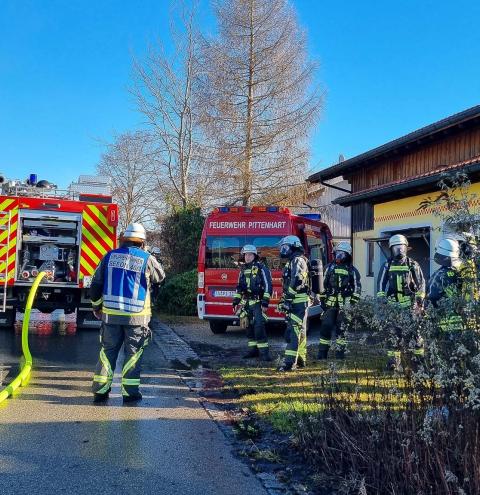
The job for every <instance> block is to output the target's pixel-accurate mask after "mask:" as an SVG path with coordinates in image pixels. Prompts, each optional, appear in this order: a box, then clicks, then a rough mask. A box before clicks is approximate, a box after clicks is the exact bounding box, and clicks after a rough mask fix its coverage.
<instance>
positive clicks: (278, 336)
mask: <svg viewBox="0 0 480 495" xmlns="http://www.w3.org/2000/svg"><path fill="white" fill-rule="evenodd" d="M169 326H170V327H171V328H173V330H175V332H176V333H177V334H178V335H180V337H182V338H183V339H184V340H185V341H186V342H188V343H189V344H190V345H191V346H192V348H193V349H195V351H196V352H197V353H198V355H199V356H200V357H201V358H202V362H203V363H204V364H207V365H208V364H211V365H216V364H219V363H222V362H228V363H230V364H242V363H245V361H244V360H243V359H242V356H243V355H244V354H245V353H246V351H247V350H248V347H247V337H246V334H245V330H242V329H240V328H239V327H234V326H231V327H228V330H227V331H226V333H224V334H220V335H214V334H213V333H212V332H211V330H210V327H209V325H208V322H206V321H202V320H198V319H195V318H188V319H186V321H185V322H183V323H182V322H180V321H172V322H170V323H169ZM319 338H320V333H319V328H318V326H315V327H313V328H312V329H311V331H309V332H308V338H307V341H308V348H309V352H310V354H311V356H312V357H313V356H315V355H316V353H317V349H318V341H319ZM268 341H269V344H270V350H271V354H272V357H273V358H275V360H280V359H282V358H283V355H284V351H285V345H286V344H285V328H284V327H282V326H273V327H268ZM255 361H256V360H249V363H253V362H255ZM274 365H275V363H272V364H271V366H274Z"/></svg>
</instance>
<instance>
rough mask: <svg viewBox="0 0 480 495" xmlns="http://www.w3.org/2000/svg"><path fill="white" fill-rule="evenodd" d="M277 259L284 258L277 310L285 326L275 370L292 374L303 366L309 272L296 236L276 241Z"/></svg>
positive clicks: (305, 349)
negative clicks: (281, 357) (282, 348)
mask: <svg viewBox="0 0 480 495" xmlns="http://www.w3.org/2000/svg"><path fill="white" fill-rule="evenodd" d="M279 244H280V257H281V258H286V259H287V260H288V261H287V264H286V265H285V268H284V269H283V295H282V298H281V300H280V303H279V305H278V310H279V311H281V312H283V313H285V320H286V323H287V330H286V341H287V347H286V349H285V357H284V361H283V364H282V365H281V366H280V367H279V368H278V371H293V370H295V369H297V368H299V367H300V368H303V367H305V365H306V363H307V325H306V320H307V308H308V306H309V302H310V298H309V294H310V270H309V264H308V261H307V258H306V257H305V256H304V255H303V247H302V243H301V242H300V239H299V238H298V237H297V236H294V235H289V236H287V237H284V238H283V239H282V240H281V241H280V242H279Z"/></svg>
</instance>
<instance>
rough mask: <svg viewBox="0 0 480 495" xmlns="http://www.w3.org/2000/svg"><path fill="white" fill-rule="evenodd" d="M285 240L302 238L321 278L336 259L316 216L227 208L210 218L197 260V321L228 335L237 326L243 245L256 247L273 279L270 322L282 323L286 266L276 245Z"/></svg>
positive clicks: (267, 208)
mask: <svg viewBox="0 0 480 495" xmlns="http://www.w3.org/2000/svg"><path fill="white" fill-rule="evenodd" d="M287 235H296V236H298V237H299V238H300V240H301V242H302V245H303V248H304V250H305V255H306V256H307V257H308V258H309V259H310V261H311V262H313V261H315V262H316V263H315V264H316V266H317V270H318V272H319V273H322V268H321V267H322V266H325V265H326V264H327V263H329V262H330V261H331V260H332V258H333V252H332V235H331V232H330V229H329V228H328V225H327V224H325V223H323V222H321V221H320V216H319V215H318V214H305V215H302V214H300V215H296V214H293V213H291V212H290V210H289V209H288V208H284V207H278V206H252V207H227V206H225V207H221V208H216V209H215V210H214V211H213V212H211V213H210V214H209V215H208V216H207V218H206V220H205V225H204V228H203V232H202V238H201V241H200V248H199V256H198V295H197V310H198V316H199V318H201V319H204V320H208V322H209V324H210V329H211V330H212V332H213V333H224V332H225V331H226V329H227V327H228V326H229V325H238V317H237V316H235V315H234V314H233V311H232V300H233V295H234V293H235V292H236V290H235V289H236V285H237V281H238V275H239V270H240V265H239V263H240V251H241V249H242V247H243V246H244V245H245V244H253V245H254V246H256V248H257V250H258V252H259V256H260V260H261V261H263V262H264V263H266V265H267V266H268V267H269V268H270V270H271V273H272V280H273V294H272V298H271V300H270V305H269V307H268V310H267V315H268V318H269V321H272V322H274V321H283V320H284V316H283V315H282V314H281V313H278V312H277V311H276V306H277V304H278V301H279V300H280V298H281V296H282V268H283V266H284V261H283V260H281V259H280V256H279V246H278V243H279V241H280V239H281V238H282V237H284V236H287ZM320 278H321V276H320ZM312 314H313V313H312Z"/></svg>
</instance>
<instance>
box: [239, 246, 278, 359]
mask: <svg viewBox="0 0 480 495" xmlns="http://www.w3.org/2000/svg"><path fill="white" fill-rule="evenodd" d="M241 255H242V256H243V258H244V261H245V264H244V265H243V267H242V269H241V271H240V275H239V277H238V285H237V293H236V294H235V295H234V296H233V312H234V313H238V314H239V316H240V318H246V319H248V326H247V338H248V352H247V354H246V355H245V356H244V358H246V359H248V358H253V357H257V356H259V357H260V359H261V360H262V361H271V357H270V351H269V349H268V340H267V332H266V329H265V323H266V322H267V315H266V311H267V309H268V304H269V302H270V297H271V294H272V276H271V274H270V270H269V269H268V268H267V266H265V265H264V264H263V263H262V262H261V261H259V259H258V253H257V248H256V247H255V246H253V245H251V244H247V245H246V246H244V247H243V248H242V252H241Z"/></svg>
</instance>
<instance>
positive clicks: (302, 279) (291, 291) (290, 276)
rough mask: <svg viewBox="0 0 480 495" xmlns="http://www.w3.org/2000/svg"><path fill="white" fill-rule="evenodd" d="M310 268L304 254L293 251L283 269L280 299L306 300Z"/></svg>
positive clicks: (287, 300) (307, 297)
mask: <svg viewBox="0 0 480 495" xmlns="http://www.w3.org/2000/svg"><path fill="white" fill-rule="evenodd" d="M309 293H310V270H309V266H308V261H307V258H305V256H303V255H302V254H300V253H295V254H294V256H293V257H292V258H290V260H289V261H288V262H287V264H286V265H285V268H284V269H283V296H282V299H283V300H284V301H286V302H290V303H293V304H295V303H300V302H308V301H309Z"/></svg>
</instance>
